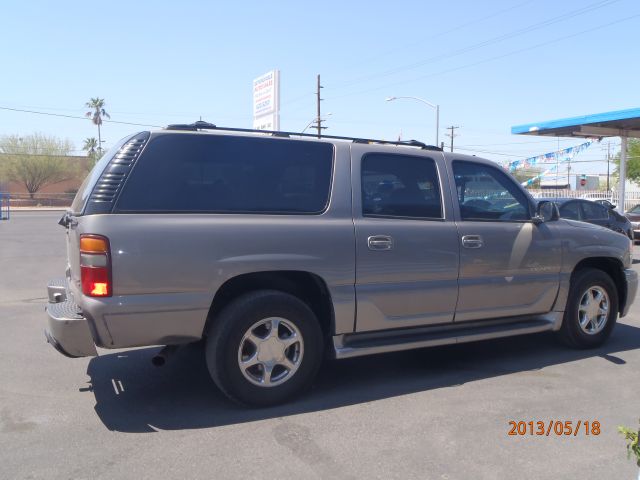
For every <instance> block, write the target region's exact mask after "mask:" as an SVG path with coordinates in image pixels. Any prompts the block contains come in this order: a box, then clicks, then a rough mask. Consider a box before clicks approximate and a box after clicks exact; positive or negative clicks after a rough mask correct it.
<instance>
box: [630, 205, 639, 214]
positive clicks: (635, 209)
mask: <svg viewBox="0 0 640 480" xmlns="http://www.w3.org/2000/svg"><path fill="white" fill-rule="evenodd" d="M628 213H640V205H636V206H635V207H633V208H632V209H631V210H629V212H628Z"/></svg>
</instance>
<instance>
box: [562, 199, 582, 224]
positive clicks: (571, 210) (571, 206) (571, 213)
mask: <svg viewBox="0 0 640 480" xmlns="http://www.w3.org/2000/svg"><path fill="white" fill-rule="evenodd" d="M560 216H561V217H562V218H568V219H570V220H580V204H579V203H578V202H567V203H565V204H564V205H562V206H561V207H560Z"/></svg>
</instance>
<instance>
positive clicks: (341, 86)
mask: <svg viewBox="0 0 640 480" xmlns="http://www.w3.org/2000/svg"><path fill="white" fill-rule="evenodd" d="M533 1H534V0H527V1H525V2H522V3H518V4H516V5H512V6H510V7H508V8H505V9H502V10H499V11H497V12H494V13H492V14H489V15H486V16H484V17H481V18H478V19H476V20H471V21H469V22H465V23H462V24H460V25H458V26H455V27H452V28H450V29H448V30H444V31H443V32H438V33H436V34H434V35H431V36H429V37H426V38H422V39H420V40H418V41H416V42H410V43H406V44H403V45H400V46H396V47H394V48H391V49H389V50H387V51H385V52H382V53H380V54H378V55H373V56H371V57H368V58H366V59H363V60H362V61H360V62H355V63H354V64H352V65H365V64H368V63H370V62H371V61H373V60H375V59H377V58H381V57H384V56H387V55H389V54H391V53H394V52H396V51H398V50H401V49H406V48H408V47H412V46H415V45H419V44H421V43H423V42H425V41H428V40H433V39H435V38H438V37H442V36H445V35H447V34H449V33H452V32H455V31H457V30H461V29H463V28H465V27H468V26H470V25H477V24H478V23H481V22H483V21H485V20H488V19H490V18H493V17H497V16H499V15H502V14H503V13H506V12H508V11H511V10H515V9H516V8H520V7H522V6H524V5H527V4H529V3H533ZM354 83H358V80H349V81H346V82H341V83H338V84H337V85H334V87H333V88H344V87H346V86H349V85H353V84H354Z"/></svg>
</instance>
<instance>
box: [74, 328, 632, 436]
mask: <svg viewBox="0 0 640 480" xmlns="http://www.w3.org/2000/svg"><path fill="white" fill-rule="evenodd" d="M639 347H640V328H638V327H634V326H630V325H624V324H619V325H618V326H617V327H616V330H615V331H614V334H613V335H612V337H611V339H610V340H609V341H608V342H607V344H606V345H604V346H602V347H600V348H598V349H595V350H571V349H568V348H566V347H564V346H563V345H561V344H559V343H558V342H557V341H556V339H555V338H554V337H553V335H551V334H548V333H543V334H536V335H529V336H522V337H514V338H510V339H499V340H492V341H485V342H478V343H470V344H460V345H452V346H448V347H438V348H431V349H422V350H415V351H409V352H397V353H389V354H383V355H376V356H371V357H362V358H354V359H349V360H342V361H328V362H325V364H324V366H323V368H322V369H321V371H320V373H319V375H318V378H317V380H316V382H315V383H314V386H313V388H312V389H311V391H310V392H307V393H306V394H304V395H303V396H302V397H300V398H297V399H296V400H294V401H292V402H290V403H288V404H286V405H281V406H277V407H270V408H263V409H247V408H242V407H239V406H237V405H235V404H233V403H232V402H230V401H229V400H227V399H226V397H224V395H223V394H222V393H221V392H220V391H219V390H218V389H217V387H216V386H215V385H214V383H213V382H212V381H211V379H210V377H209V374H208V372H207V368H206V366H205V363H204V351H203V348H202V346H201V345H197V344H196V345H189V346H187V347H184V348H182V349H181V350H179V351H178V352H177V353H176V354H175V355H174V356H173V357H171V358H170V359H169V361H168V362H167V364H166V365H165V366H164V367H162V368H156V367H153V366H152V365H151V357H152V356H153V355H154V354H155V353H156V352H157V351H158V348H144V349H139V350H132V351H126V352H121V353H112V354H107V355H103V356H100V357H95V358H93V359H92V360H91V361H90V363H89V366H88V369H87V373H88V375H89V376H90V377H91V385H90V386H89V387H88V388H81V389H80V390H81V391H92V392H93V394H94V395H95V399H96V405H95V410H96V413H97V414H98V416H99V417H100V420H101V421H102V422H103V423H104V425H105V426H106V427H107V428H108V429H109V430H115V431H120V432H130V433H143V432H153V431H157V430H180V429H195V428H208V427H216V426H221V425H229V424H236V423H243V422H251V421H255V420H262V419H267V418H272V417H282V416H288V415H295V414H299V413H306V412H313V411H319V410H326V409H332V408H337V407H342V406H347V405H353V404H358V403H364V402H370V401H374V400H380V399H384V398H389V397H395V396H399V395H405V394H410V393H414V392H421V391H427V390H431V389H437V388H443V387H451V386H456V385H461V384H464V383H468V382H474V381H477V380H482V379H486V378H491V377H497V376H501V375H507V374H511V373H516V372H522V371H531V370H539V369H542V368H544V367H547V366H551V365H558V364H562V363H566V362H573V361H576V360H580V359H584V358H590V357H598V356H599V357H602V358H603V359H605V360H607V361H610V362H612V363H614V364H616V365H621V364H624V363H625V362H624V360H622V359H621V358H619V357H617V356H616V355H615V354H616V352H623V351H628V350H635V349H637V348H639Z"/></svg>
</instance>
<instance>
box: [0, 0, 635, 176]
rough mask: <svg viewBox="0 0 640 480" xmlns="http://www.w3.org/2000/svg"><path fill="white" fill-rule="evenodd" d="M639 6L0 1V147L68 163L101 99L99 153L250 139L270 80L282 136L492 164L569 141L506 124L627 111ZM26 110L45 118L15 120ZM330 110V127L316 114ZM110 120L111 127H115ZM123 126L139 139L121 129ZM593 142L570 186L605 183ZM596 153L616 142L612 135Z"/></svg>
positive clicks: (574, 0) (541, 0)
mask: <svg viewBox="0 0 640 480" xmlns="http://www.w3.org/2000/svg"><path fill="white" fill-rule="evenodd" d="M639 30H640V1H638V0H598V1H596V0H583V1H578V0H565V1H557V0H555V1H550V0H537V1H532V0H529V1H526V0H512V1H507V0H487V1H484V2H478V1H477V0H476V1H474V0H458V1H457V2H441V1H440V2H434V1H403V0H396V1H394V2H388V1H376V0H371V1H366V2H365V1H351V2H347V1H341V2H337V1H333V0H326V1H324V2H306V3H303V2H300V1H297V2H294V1H288V0H283V1H277V2H264V1H263V2H257V1H236V2H219V1H215V0H211V1H188V0H183V1H181V2H175V1H171V2H169V1H161V0H156V1H154V2H146V1H139V2H130V1H129V2H121V1H118V0H112V1H109V2H87V1H78V2H70V1H64V0H61V1H58V2H45V1H26V0H21V1H14V0H5V1H3V8H2V28H0V45H2V48H1V49H0V136H2V135H10V134H19V135H27V134H30V133H33V132H42V133H45V134H47V135H55V136H58V137H61V138H68V139H69V140H71V141H72V142H73V144H74V145H75V149H76V150H77V152H75V153H77V154H82V152H81V150H80V149H81V148H82V144H83V140H84V139H85V138H87V137H97V130H96V127H95V126H94V125H92V123H91V122H90V121H89V120H88V119H84V118H67V117H62V116H59V115H66V116H70V117H83V116H84V114H85V112H86V111H87V109H86V108H85V107H84V104H85V103H86V102H87V101H88V100H89V99H90V98H91V97H100V98H104V99H105V102H106V107H105V108H106V110H107V112H108V113H109V114H110V115H111V120H112V121H111V122H105V124H104V125H103V128H102V138H103V139H104V140H105V146H109V145H110V144H113V143H115V142H117V140H118V139H120V138H122V137H123V136H125V135H128V134H130V133H133V132H136V131H140V130H144V129H148V128H149V127H150V126H155V127H162V126H165V125H167V124H170V123H185V122H186V123H191V122H193V121H195V120H198V119H199V118H202V119H203V120H206V121H210V122H212V123H215V124H217V125H219V126H229V127H244V128H251V125H252V81H253V79H254V78H256V77H258V76H260V75H261V74H263V73H265V72H267V71H270V70H272V69H278V70H280V77H281V78H280V80H281V87H280V93H281V109H280V128H281V130H286V131H301V130H302V129H303V128H304V127H305V126H306V125H308V124H309V123H310V122H311V121H312V120H313V119H314V118H315V115H316V98H315V88H316V75H317V74H320V75H321V82H322V85H323V89H322V98H323V101H322V113H323V117H324V116H325V115H326V120H327V121H326V123H325V126H327V127H328V129H327V130H326V131H325V132H326V133H327V134H332V135H344V136H356V137H367V138H382V139H387V140H395V139H397V138H398V136H399V135H401V136H402V138H403V139H417V140H421V141H424V142H426V143H431V144H433V143H434V142H435V110H434V109H432V108H430V107H429V106H427V105H425V104H423V103H420V102H418V101H415V100H410V99H400V100H396V101H392V102H386V101H385V98H387V97H391V96H412V97H419V98H422V99H424V100H427V101H428V102H430V103H432V104H438V105H439V106H440V131H439V139H440V140H441V141H445V143H446V145H447V147H448V146H449V142H450V138H449V137H447V136H445V134H446V133H448V130H447V129H446V127H449V126H452V125H453V126H458V127H459V128H458V129H456V130H455V132H456V135H457V136H456V137H455V138H454V149H455V150H456V151H459V152H461V153H469V154H476V155H478V156H482V157H485V158H489V159H491V160H494V161H498V162H505V161H509V160H515V159H518V158H526V157H529V156H535V155H539V154H542V153H546V152H550V151H554V150H556V149H558V148H565V147H569V146H572V145H578V144H580V143H582V142H583V140H580V139H559V140H556V139H549V138H539V137H530V136H516V135H511V133H510V130H511V126H513V125H518V124H523V123H531V122H537V121H545V120H553V119H557V118H565V117H571V116H578V115H586V114H592V113H600V112H607V111H611V110H621V109H627V108H636V107H640V98H638V97H639V96H640V88H638V77H639V74H640V62H639V61H638V60H639V58H638V56H639V51H638V48H637V45H638V37H637V35H638V31H639ZM15 110H29V111H33V112H43V113H48V114H52V115H41V114H35V113H26V112H18V111H15ZM329 114H330V115H329ZM117 122H123V123H117ZM135 124H138V125H135ZM606 142H607V141H606V140H605V141H604V142H603V144H600V145H597V144H596V145H594V146H592V147H590V148H589V149H588V150H586V151H585V152H584V153H581V154H580V156H578V157H576V158H575V162H574V163H573V164H572V172H574V173H588V174H595V173H605V172H606V164H605V163H604V162H603V161H600V160H602V159H604V158H605V156H606ZM610 142H611V149H612V150H611V151H612V153H616V152H617V151H618V149H619V143H620V142H619V139H610Z"/></svg>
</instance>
